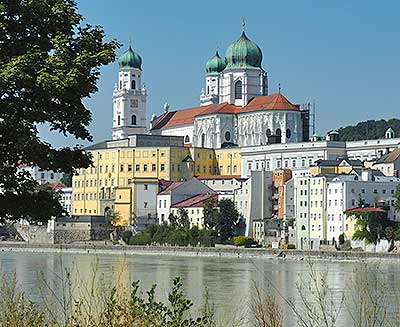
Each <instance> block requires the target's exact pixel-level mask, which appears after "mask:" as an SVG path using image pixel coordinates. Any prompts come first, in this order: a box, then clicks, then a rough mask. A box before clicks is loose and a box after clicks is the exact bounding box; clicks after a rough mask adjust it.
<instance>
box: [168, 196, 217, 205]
mask: <svg viewBox="0 0 400 327" xmlns="http://www.w3.org/2000/svg"><path fill="white" fill-rule="evenodd" d="M211 199H213V200H215V201H218V194H198V195H195V196H193V197H191V198H189V199H186V200H183V201H181V202H178V203H175V204H174V205H173V206H172V208H187V207H203V206H204V205H205V203H206V202H207V201H208V200H211Z"/></svg>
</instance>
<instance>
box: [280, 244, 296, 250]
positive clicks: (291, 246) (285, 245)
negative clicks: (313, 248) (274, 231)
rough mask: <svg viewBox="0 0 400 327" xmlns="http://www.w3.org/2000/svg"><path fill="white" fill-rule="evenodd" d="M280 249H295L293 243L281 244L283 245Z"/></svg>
mask: <svg viewBox="0 0 400 327" xmlns="http://www.w3.org/2000/svg"><path fill="white" fill-rule="evenodd" d="M282 249H285V250H294V249H296V245H294V244H283V245H282Z"/></svg>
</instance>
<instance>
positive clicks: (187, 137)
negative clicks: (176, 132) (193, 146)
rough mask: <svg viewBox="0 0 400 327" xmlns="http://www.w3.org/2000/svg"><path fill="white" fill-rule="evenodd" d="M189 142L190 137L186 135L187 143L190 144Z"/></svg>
mask: <svg viewBox="0 0 400 327" xmlns="http://www.w3.org/2000/svg"><path fill="white" fill-rule="evenodd" d="M189 142H190V138H189V135H186V136H185V143H189Z"/></svg>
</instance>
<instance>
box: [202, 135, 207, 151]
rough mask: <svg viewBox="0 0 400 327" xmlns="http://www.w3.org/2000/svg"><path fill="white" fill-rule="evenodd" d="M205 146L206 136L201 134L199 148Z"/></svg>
mask: <svg viewBox="0 0 400 327" xmlns="http://www.w3.org/2000/svg"><path fill="white" fill-rule="evenodd" d="M205 146H206V134H204V133H203V134H201V147H202V148H204V147H205Z"/></svg>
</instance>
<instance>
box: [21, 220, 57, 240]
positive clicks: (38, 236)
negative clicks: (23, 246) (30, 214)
mask: <svg viewBox="0 0 400 327" xmlns="http://www.w3.org/2000/svg"><path fill="white" fill-rule="evenodd" d="M15 228H16V230H17V232H18V234H19V235H20V236H21V238H22V239H23V240H24V241H25V242H28V243H33V244H54V233H53V232H52V231H49V230H48V229H47V227H46V226H37V225H21V224H15Z"/></svg>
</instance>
